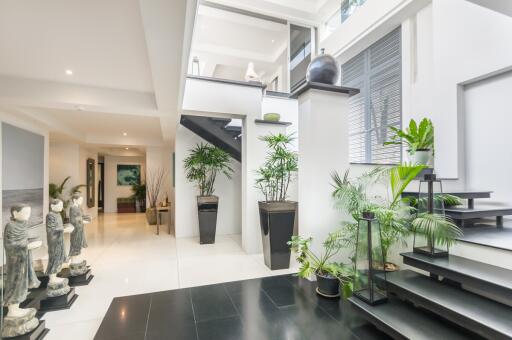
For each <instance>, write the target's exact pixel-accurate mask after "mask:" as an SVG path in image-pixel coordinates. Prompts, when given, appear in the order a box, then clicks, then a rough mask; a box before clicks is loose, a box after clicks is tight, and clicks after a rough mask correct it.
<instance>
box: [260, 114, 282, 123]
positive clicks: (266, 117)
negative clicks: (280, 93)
mask: <svg viewBox="0 0 512 340" xmlns="http://www.w3.org/2000/svg"><path fill="white" fill-rule="evenodd" d="M263 119H264V120H266V121H269V122H278V121H279V120H280V119H281V115H280V114H279V113H265V114H264V115H263Z"/></svg>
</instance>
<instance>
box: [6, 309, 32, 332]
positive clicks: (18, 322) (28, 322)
mask: <svg viewBox="0 0 512 340" xmlns="http://www.w3.org/2000/svg"><path fill="white" fill-rule="evenodd" d="M36 313H37V310H36V309H35V308H28V309H27V310H26V314H25V315H23V316H9V315H8V316H6V317H5V318H4V321H3V328H2V339H5V338H18V337H20V336H25V335H27V334H29V333H31V332H32V331H33V330H35V329H36V328H38V327H39V320H38V319H37V318H36Z"/></svg>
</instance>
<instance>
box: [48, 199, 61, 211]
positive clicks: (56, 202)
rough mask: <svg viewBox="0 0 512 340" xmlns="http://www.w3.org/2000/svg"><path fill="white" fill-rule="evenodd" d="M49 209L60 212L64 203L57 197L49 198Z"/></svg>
mask: <svg viewBox="0 0 512 340" xmlns="http://www.w3.org/2000/svg"><path fill="white" fill-rule="evenodd" d="M50 209H51V210H52V211H54V212H56V213H60V212H61V211H62V209H64V203H63V202H62V200H60V199H58V198H53V199H51V200H50Z"/></svg>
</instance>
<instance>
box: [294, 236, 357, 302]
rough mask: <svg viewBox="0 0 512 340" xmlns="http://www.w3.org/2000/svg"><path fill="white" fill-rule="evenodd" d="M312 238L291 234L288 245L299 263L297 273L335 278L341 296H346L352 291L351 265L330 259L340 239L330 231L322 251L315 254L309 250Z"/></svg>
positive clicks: (338, 247) (340, 242)
mask: <svg viewBox="0 0 512 340" xmlns="http://www.w3.org/2000/svg"><path fill="white" fill-rule="evenodd" d="M312 241H313V239H312V238H311V237H309V238H302V237H300V236H292V239H291V241H288V245H289V246H290V248H291V250H292V251H293V252H294V253H295V254H296V258H297V262H299V263H300V268H299V272H298V275H299V276H300V277H302V278H309V277H311V276H312V275H314V274H320V275H322V276H328V277H332V278H336V279H338V280H339V281H340V284H341V286H342V291H343V296H345V297H348V296H350V295H351V292H352V288H353V287H352V278H353V276H354V268H353V266H350V265H346V264H343V263H337V262H334V261H332V259H333V257H334V256H336V255H337V254H338V253H339V252H340V251H341V249H342V248H343V246H342V242H343V241H342V239H341V238H340V235H339V234H338V233H331V234H329V235H328V237H327V239H326V240H325V241H324V243H323V247H324V250H325V251H324V253H322V254H321V255H317V254H315V253H313V251H312V250H311V242H312Z"/></svg>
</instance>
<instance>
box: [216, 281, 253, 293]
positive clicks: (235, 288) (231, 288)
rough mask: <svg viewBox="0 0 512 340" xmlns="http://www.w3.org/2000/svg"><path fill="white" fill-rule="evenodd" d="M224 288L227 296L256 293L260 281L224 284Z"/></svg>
mask: <svg viewBox="0 0 512 340" xmlns="http://www.w3.org/2000/svg"><path fill="white" fill-rule="evenodd" d="M224 287H225V288H226V291H227V292H228V294H229V295H233V294H241V293H246V294H247V293H256V292H258V291H259V290H260V289H261V279H252V280H243V281H234V282H226V283H224Z"/></svg>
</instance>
